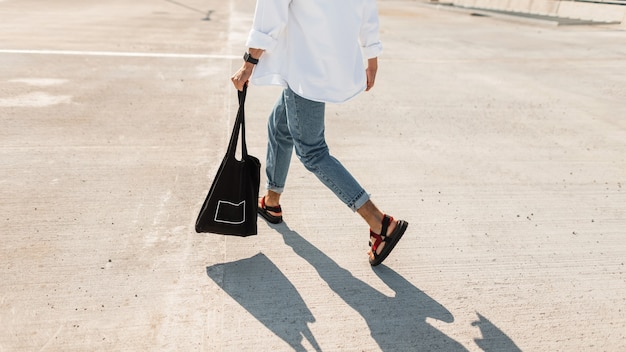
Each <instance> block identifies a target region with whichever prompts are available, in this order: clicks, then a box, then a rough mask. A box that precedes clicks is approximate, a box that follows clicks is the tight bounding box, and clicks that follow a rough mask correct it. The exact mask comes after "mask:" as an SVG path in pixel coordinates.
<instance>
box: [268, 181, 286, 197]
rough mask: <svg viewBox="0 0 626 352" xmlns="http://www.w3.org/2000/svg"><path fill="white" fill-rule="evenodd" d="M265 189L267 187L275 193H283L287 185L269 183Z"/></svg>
mask: <svg viewBox="0 0 626 352" xmlns="http://www.w3.org/2000/svg"><path fill="white" fill-rule="evenodd" d="M265 189H267V190H268V191H272V192H274V193H278V194H282V193H283V191H284V190H285V187H277V186H274V185H271V184H269V183H268V184H267V185H266V186H265Z"/></svg>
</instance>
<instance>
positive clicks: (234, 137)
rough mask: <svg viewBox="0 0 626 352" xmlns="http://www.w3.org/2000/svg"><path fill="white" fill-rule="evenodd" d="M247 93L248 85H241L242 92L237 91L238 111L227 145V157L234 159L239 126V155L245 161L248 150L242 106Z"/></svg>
mask: <svg viewBox="0 0 626 352" xmlns="http://www.w3.org/2000/svg"><path fill="white" fill-rule="evenodd" d="M247 91H248V83H245V84H244V85H243V90H241V91H239V90H238V91H237V95H238V97H239V110H237V118H236V119H235V127H233V133H232V134H231V135H230V143H228V155H229V157H232V158H235V153H236V151H237V142H238V139H239V127H240V126H241V155H242V158H243V159H245V158H246V157H247V156H248V148H247V147H246V119H245V109H244V105H245V102H246V93H247Z"/></svg>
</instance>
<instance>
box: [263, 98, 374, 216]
mask: <svg viewBox="0 0 626 352" xmlns="http://www.w3.org/2000/svg"><path fill="white" fill-rule="evenodd" d="M325 107H326V105H325V103H320V102H316V101H311V100H308V99H305V98H303V97H301V96H299V95H297V94H295V93H294V92H293V91H292V90H291V89H290V88H286V89H285V90H284V91H283V93H282V95H281V96H280V97H279V99H278V101H277V102H276V105H275V106H274V109H273V110H272V113H271V114H270V117H269V121H268V145H267V158H266V168H265V173H266V176H267V189H268V190H270V191H273V192H276V193H282V192H283V190H284V188H285V181H286V179H287V173H288V172H289V164H290V162H291V154H292V151H293V150H294V149H295V151H296V155H297V157H298V159H300V161H301V162H302V164H304V167H306V169H307V170H309V171H311V172H312V173H313V174H314V175H315V176H317V178H318V179H319V180H320V181H322V183H323V184H324V185H325V186H326V187H328V188H329V189H330V190H331V191H332V192H333V193H335V195H336V196H337V197H338V198H339V199H340V200H341V201H342V202H344V203H345V204H346V205H347V206H348V207H349V208H350V209H352V210H353V211H356V210H357V209H359V208H360V207H361V206H363V204H365V203H366V202H367V201H368V200H369V194H367V193H366V192H365V190H364V189H363V187H361V185H359V183H358V182H357V181H356V180H355V179H354V177H352V175H351V174H350V172H348V170H346V168H345V167H344V166H343V165H341V163H340V162H339V161H338V160H337V159H335V158H334V157H333V156H331V155H330V153H329V150H328V146H327V145H326V140H325V138H324V110H325Z"/></svg>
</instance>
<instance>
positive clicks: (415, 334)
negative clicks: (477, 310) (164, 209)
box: [207, 223, 516, 351]
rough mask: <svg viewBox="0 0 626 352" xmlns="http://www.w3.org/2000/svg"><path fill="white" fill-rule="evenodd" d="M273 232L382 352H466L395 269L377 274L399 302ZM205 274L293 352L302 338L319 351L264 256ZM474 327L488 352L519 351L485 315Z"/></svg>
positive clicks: (445, 314) (305, 317) (298, 302)
mask: <svg viewBox="0 0 626 352" xmlns="http://www.w3.org/2000/svg"><path fill="white" fill-rule="evenodd" d="M273 228H274V229H275V230H276V231H277V232H278V233H280V234H281V235H282V236H283V239H284V241H285V243H286V244H287V245H288V246H290V247H291V248H293V250H294V252H295V253H296V254H298V255H299V256H300V257H302V258H303V259H305V260H306V261H307V262H308V263H309V264H310V265H311V266H313V268H315V270H316V271H317V272H318V274H319V275H320V277H321V278H322V279H323V280H324V281H325V282H326V283H327V284H328V286H329V287H330V289H332V290H333V291H334V292H335V293H336V294H337V295H339V297H341V299H343V300H344V301H345V302H346V303H347V304H348V305H349V306H350V307H352V308H353V309H354V310H355V311H357V312H358V313H359V314H360V315H361V316H362V317H363V318H364V319H365V321H366V322H367V325H368V326H369V328H370V333H371V336H372V338H373V339H374V340H375V341H376V343H377V344H378V348H379V349H380V350H381V351H467V349H466V348H465V347H463V346H462V345H461V344H459V343H458V342H457V341H455V340H454V339H452V338H450V337H449V336H447V335H445V334H443V333H442V332H441V331H439V330H437V329H435V328H434V327H433V326H432V325H430V324H428V323H427V322H426V319H427V318H432V319H437V320H440V321H443V322H447V323H452V322H453V321H454V317H453V316H452V314H451V313H450V312H449V311H448V310H447V309H446V308H445V307H443V306H442V305H441V304H439V303H438V302H437V301H435V300H434V299H432V298H431V297H429V296H428V295H427V294H425V293H424V292H423V291H421V290H420V289H418V288H417V287H415V286H413V285H412V284H411V283H410V282H408V281H407V280H405V279H404V278H403V277H402V276H400V275H398V273H396V272H395V271H393V270H392V269H390V268H388V267H385V266H384V265H381V266H379V267H377V268H376V269H375V270H373V272H374V273H375V274H376V275H377V276H378V277H379V278H380V279H381V280H382V281H383V282H385V284H387V285H388V286H389V287H390V288H391V289H392V290H393V291H394V292H395V296H393V297H388V296H386V295H384V294H382V293H380V292H379V291H378V290H376V289H374V288H373V287H371V286H369V285H368V284H366V283H364V282H363V281H361V280H359V279H357V278H355V277H354V276H353V275H352V274H351V273H350V272H349V271H347V270H345V269H343V268H341V267H340V266H339V265H337V263H335V262H334V261H333V260H332V259H330V258H329V257H328V256H327V255H326V254H324V253H323V252H322V251H320V250H319V249H317V248H316V247H315V246H313V245H312V244H311V243H309V242H308V241H307V240H305V239H304V238H303V237H302V236H300V234H298V233H297V232H295V231H293V230H291V229H290V228H289V227H288V226H287V225H286V224H284V223H283V224H280V225H276V226H274V227H273ZM207 274H208V275H209V277H210V278H211V279H213V280H214V281H215V282H216V283H217V284H218V285H219V286H220V287H221V288H222V289H224V291H225V292H226V293H227V294H229V295H230V296H231V297H232V298H233V299H235V300H236V301H237V302H238V303H239V304H241V306H242V307H244V308H245V309H246V310H247V311H248V312H250V314H252V315H253V316H254V317H255V318H256V319H258V320H259V321H260V322H262V323H263V324H264V325H265V326H266V327H267V328H268V329H270V330H271V331H272V332H273V333H275V334H276V335H277V336H279V337H280V338H282V339H283V340H284V341H285V342H287V343H288V344H289V345H290V346H292V347H293V348H294V350H296V351H304V350H305V348H304V346H303V344H302V339H303V337H304V338H306V339H307V340H308V341H309V342H310V343H311V345H312V346H313V347H314V348H315V350H316V351H321V348H320V346H319V344H318V342H317V341H316V339H315V337H314V336H313V334H312V333H311V330H310V329H309V327H308V323H313V322H315V318H314V317H313V315H312V313H311V311H310V310H309V309H308V307H307V306H306V304H305V302H304V301H303V299H302V297H301V296H300V294H299V293H298V291H297V290H296V288H295V287H294V286H293V284H291V282H289V280H288V279H287V277H286V276H285V275H284V274H283V273H282V272H281V271H280V270H279V269H278V268H277V267H276V265H274V263H272V262H271V261H270V260H269V259H268V258H267V257H266V256H265V255H264V254H262V253H259V254H257V255H255V256H254V257H252V258H248V259H242V260H238V261H235V262H231V263H225V264H218V265H214V266H211V267H207ZM474 325H476V326H479V327H480V329H481V331H482V332H483V336H484V337H485V338H484V339H482V340H476V343H477V344H478V345H479V347H481V348H483V349H484V350H486V351H488V350H493V347H496V346H495V345H494V343H493V342H494V341H497V342H498V343H497V344H496V345H497V348H506V347H513V348H516V347H515V344H513V343H512V341H510V340H509V339H508V338H507V339H503V338H498V339H496V340H494V339H493V338H492V337H493V336H496V337H503V336H504V337H506V335H504V334H503V333H502V332H501V331H500V330H498V329H497V328H496V327H495V326H494V325H493V324H491V323H490V322H489V321H488V320H486V319H485V318H484V317H482V316H481V315H479V320H478V321H476V322H475V323H474ZM507 341H509V342H510V344H508V345H507V343H506V342H507ZM503 342H504V343H503Z"/></svg>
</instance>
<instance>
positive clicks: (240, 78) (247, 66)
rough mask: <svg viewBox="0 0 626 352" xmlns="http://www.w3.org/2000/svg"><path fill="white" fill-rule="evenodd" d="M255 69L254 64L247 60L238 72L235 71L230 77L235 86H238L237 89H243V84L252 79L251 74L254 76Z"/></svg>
mask: <svg viewBox="0 0 626 352" xmlns="http://www.w3.org/2000/svg"><path fill="white" fill-rule="evenodd" d="M253 70H254V65H253V64H251V63H249V62H246V63H244V64H243V65H242V66H241V68H240V69H239V70H238V71H237V72H235V73H234V74H233V75H232V76H231V77H230V80H231V81H232V82H233V85H235V88H237V90H240V91H242V90H243V86H244V85H245V84H246V83H247V82H248V80H249V79H250V76H252V71H253Z"/></svg>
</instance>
